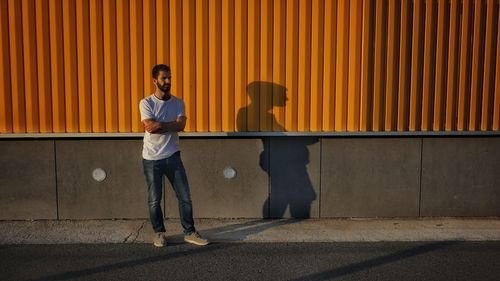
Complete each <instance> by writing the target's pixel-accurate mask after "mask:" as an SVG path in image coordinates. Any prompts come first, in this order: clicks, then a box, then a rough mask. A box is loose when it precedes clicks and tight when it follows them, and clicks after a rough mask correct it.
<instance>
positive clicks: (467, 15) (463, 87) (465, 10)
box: [457, 0, 473, 131]
mask: <svg viewBox="0 0 500 281" xmlns="http://www.w3.org/2000/svg"><path fill="white" fill-rule="evenodd" d="M462 5H463V6H462V35H461V36H460V38H461V42H460V79H459V89H458V90H459V94H458V112H457V113H458V118H457V119H458V122H457V130H458V131H463V130H468V128H469V104H470V90H471V64H472V40H471V38H472V36H471V31H472V24H473V22H472V19H473V13H472V12H473V11H472V0H463V4H462Z"/></svg>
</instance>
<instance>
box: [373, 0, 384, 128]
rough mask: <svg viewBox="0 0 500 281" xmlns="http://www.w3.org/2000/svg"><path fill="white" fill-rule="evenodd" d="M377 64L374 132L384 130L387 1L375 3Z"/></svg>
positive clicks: (375, 65)
mask: <svg viewBox="0 0 500 281" xmlns="http://www.w3.org/2000/svg"><path fill="white" fill-rule="evenodd" d="M375 2H376V3H377V5H376V22H375V64H374V67H375V69H374V72H375V78H374V89H373V126H372V127H373V131H382V130H384V106H383V105H384V104H385V83H386V66H387V65H386V57H387V53H386V51H387V50H386V48H387V29H386V28H387V5H386V4H385V3H386V2H385V1H375Z"/></svg>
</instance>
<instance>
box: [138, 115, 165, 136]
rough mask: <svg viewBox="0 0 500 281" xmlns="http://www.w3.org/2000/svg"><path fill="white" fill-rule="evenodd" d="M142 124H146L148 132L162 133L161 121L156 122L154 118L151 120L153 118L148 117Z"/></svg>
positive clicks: (145, 127) (145, 128)
mask: <svg viewBox="0 0 500 281" xmlns="http://www.w3.org/2000/svg"><path fill="white" fill-rule="evenodd" d="M142 124H143V125H144V130H146V132H148V133H151V134H155V133H161V132H160V131H161V129H162V128H161V123H160V122H156V121H154V120H151V119H147V120H144V121H142Z"/></svg>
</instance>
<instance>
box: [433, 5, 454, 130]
mask: <svg viewBox="0 0 500 281" xmlns="http://www.w3.org/2000/svg"><path fill="white" fill-rule="evenodd" d="M449 9H450V7H449V5H448V1H447V0H439V2H438V27H437V47H436V80H435V81H436V84H435V90H434V122H433V130H434V131H442V130H443V129H444V121H445V108H446V103H445V96H446V82H447V80H446V74H447V72H448V69H447V66H448V64H447V54H448V32H449V31H448V30H449Z"/></svg>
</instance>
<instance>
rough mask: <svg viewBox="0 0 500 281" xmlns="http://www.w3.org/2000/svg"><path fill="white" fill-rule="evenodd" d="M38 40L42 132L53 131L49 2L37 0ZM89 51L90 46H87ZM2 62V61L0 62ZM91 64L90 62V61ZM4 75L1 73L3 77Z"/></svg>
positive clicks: (39, 104)
mask: <svg viewBox="0 0 500 281" xmlns="http://www.w3.org/2000/svg"><path fill="white" fill-rule="evenodd" d="M35 10H36V40H37V46H36V51H37V72H38V73H37V74H38V76H37V80H38V106H39V114H40V132H41V133H51V132H52V95H51V91H52V90H51V86H50V38H49V36H47V34H49V32H50V29H49V2H48V1H36V3H35ZM87 51H88V48H87ZM0 63H1V62H0ZM89 65H90V63H89ZM1 76H2V75H0V77H1Z"/></svg>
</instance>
